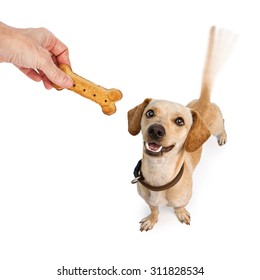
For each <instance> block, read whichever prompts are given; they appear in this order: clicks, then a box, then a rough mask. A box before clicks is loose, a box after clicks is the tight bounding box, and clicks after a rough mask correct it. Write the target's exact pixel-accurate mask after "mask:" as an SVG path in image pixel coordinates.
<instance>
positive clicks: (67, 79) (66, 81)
mask: <svg viewBox="0 0 260 280" xmlns="http://www.w3.org/2000/svg"><path fill="white" fill-rule="evenodd" d="M72 86H73V80H72V79H71V78H70V77H68V76H66V77H65V78H64V80H63V87H64V88H71V87H72Z"/></svg>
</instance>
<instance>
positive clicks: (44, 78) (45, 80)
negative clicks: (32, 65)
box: [38, 70, 53, 90]
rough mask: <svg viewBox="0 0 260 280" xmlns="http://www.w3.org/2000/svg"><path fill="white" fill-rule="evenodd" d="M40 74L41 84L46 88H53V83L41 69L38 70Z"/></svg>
mask: <svg viewBox="0 0 260 280" xmlns="http://www.w3.org/2000/svg"><path fill="white" fill-rule="evenodd" d="M38 72H39V74H40V76H41V80H42V82H43V85H44V87H45V88H46V89H48V90H49V89H52V88H53V85H52V83H51V81H50V80H49V79H48V78H47V76H46V75H45V74H44V73H43V72H42V71H41V70H38Z"/></svg>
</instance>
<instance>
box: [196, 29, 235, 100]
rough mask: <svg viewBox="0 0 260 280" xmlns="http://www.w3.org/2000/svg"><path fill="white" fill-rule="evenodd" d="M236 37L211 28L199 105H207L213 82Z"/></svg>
mask: <svg viewBox="0 0 260 280" xmlns="http://www.w3.org/2000/svg"><path fill="white" fill-rule="evenodd" d="M235 40H236V35H235V34H234V33H232V32H230V31H228V30H225V29H218V30H217V29H216V27H215V26H213V27H211V29H210V34H209V42H208V51H207V56H206V61H205V65H204V71H203V76H202V85H201V94H200V98H199V100H198V101H199V102H200V103H209V102H210V96H211V92H212V88H213V85H214V80H215V78H216V77H217V75H218V73H219V71H220V70H221V68H222V67H223V65H224V63H225V62H226V60H227V58H228V55H229V54H230V52H231V50H232V48H233V45H234V43H235Z"/></svg>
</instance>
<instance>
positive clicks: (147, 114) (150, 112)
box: [146, 110, 154, 118]
mask: <svg viewBox="0 0 260 280" xmlns="http://www.w3.org/2000/svg"><path fill="white" fill-rule="evenodd" d="M153 116H154V111H153V110H148V111H147V112H146V117H147V118H152V117H153Z"/></svg>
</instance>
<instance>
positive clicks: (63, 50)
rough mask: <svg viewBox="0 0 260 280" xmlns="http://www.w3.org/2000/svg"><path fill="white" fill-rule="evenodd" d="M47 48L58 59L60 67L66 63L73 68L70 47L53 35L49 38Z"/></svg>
mask: <svg viewBox="0 0 260 280" xmlns="http://www.w3.org/2000/svg"><path fill="white" fill-rule="evenodd" d="M46 48H47V49H48V50H49V51H50V53H51V54H52V55H53V56H55V57H56V59H57V63H58V65H59V64H63V63H64V64H67V65H69V66H71V63H70V59H69V50H68V47H67V46H66V45H65V44H64V43H63V42H61V41H60V40H59V39H58V38H56V37H55V36H54V35H53V34H51V36H50V37H49V42H48V46H46Z"/></svg>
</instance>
